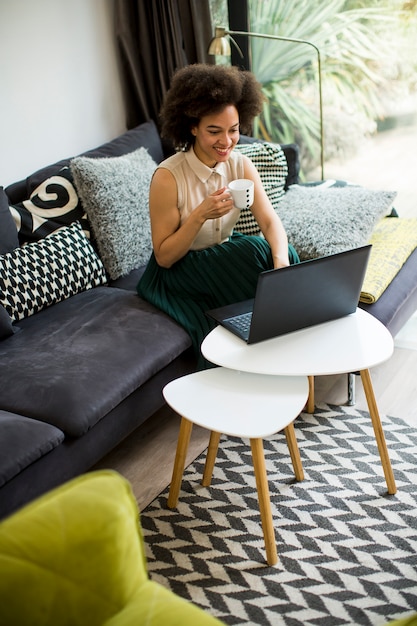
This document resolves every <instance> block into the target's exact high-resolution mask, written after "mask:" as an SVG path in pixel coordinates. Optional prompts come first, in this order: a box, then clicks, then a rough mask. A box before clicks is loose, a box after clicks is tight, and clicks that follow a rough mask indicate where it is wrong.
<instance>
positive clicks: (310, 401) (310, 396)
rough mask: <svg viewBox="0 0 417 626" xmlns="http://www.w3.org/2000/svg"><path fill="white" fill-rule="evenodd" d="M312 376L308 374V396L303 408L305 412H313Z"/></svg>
mask: <svg viewBox="0 0 417 626" xmlns="http://www.w3.org/2000/svg"><path fill="white" fill-rule="evenodd" d="M314 402H315V400H314V376H308V398H307V404H306V406H305V409H306V411H307V413H314Z"/></svg>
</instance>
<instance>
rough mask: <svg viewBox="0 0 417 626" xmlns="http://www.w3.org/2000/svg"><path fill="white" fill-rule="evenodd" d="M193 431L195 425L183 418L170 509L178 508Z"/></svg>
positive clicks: (170, 489)
mask: <svg viewBox="0 0 417 626" xmlns="http://www.w3.org/2000/svg"><path fill="white" fill-rule="evenodd" d="M192 429H193V423H192V422H190V421H189V420H187V419H185V417H183V418H181V424H180V432H179V435H178V443H177V451H176V453H175V461H174V469H173V471H172V480H171V486H170V488H169V495H168V500H167V505H168V508H169V509H174V508H175V507H176V506H177V502H178V495H179V493H180V489H181V483H182V476H183V474H184V467H185V458H186V456H187V450H188V445H189V443H190V437H191V431H192Z"/></svg>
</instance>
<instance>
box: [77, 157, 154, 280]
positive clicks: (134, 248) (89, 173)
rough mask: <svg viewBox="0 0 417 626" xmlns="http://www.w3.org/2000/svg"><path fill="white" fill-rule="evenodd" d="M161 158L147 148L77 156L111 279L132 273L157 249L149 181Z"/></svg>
mask: <svg viewBox="0 0 417 626" xmlns="http://www.w3.org/2000/svg"><path fill="white" fill-rule="evenodd" d="M155 169H156V163H155V161H154V160H153V159H152V157H151V156H150V155H149V153H148V151H147V150H146V149H145V148H139V149H138V150H135V151H134V152H130V153H129V154H125V155H123V156H119V157H110V158H95V159H91V158H89V157H77V158H76V159H73V160H72V161H71V170H72V172H73V175H74V180H75V184H76V187H77V190H78V193H79V195H80V197H81V200H82V203H83V206H84V208H85V210H86V211H87V215H88V218H89V220H90V222H91V225H92V229H93V232H94V236H95V240H96V244H97V248H98V251H99V254H100V257H101V259H102V261H103V263H104V266H105V268H106V270H107V272H108V273H109V276H110V278H111V279H116V278H118V277H119V276H124V275H126V274H128V273H129V272H130V271H131V270H132V269H135V268H137V267H140V266H141V265H143V264H144V263H146V261H147V260H148V259H149V257H150V255H151V252H152V241H151V227H150V219H149V202H148V198H149V186H150V182H151V179H152V175H153V173H154V171H155Z"/></svg>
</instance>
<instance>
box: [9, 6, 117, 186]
mask: <svg viewBox="0 0 417 626" xmlns="http://www.w3.org/2000/svg"><path fill="white" fill-rule="evenodd" d="M113 33H114V29H113V0H72V1H71V2H68V0H0V185H3V186H6V185H7V184H9V183H11V182H14V181H16V180H19V179H21V178H25V177H26V176H27V175H29V174H30V173H31V172H33V171H35V170H36V169H38V168H40V167H43V166H44V165H48V164H50V163H53V162H54V161H57V160H59V159H61V158H64V157H69V156H72V155H76V154H78V153H80V152H82V151H84V150H87V149H90V148H94V147H96V146H97V145H99V144H101V143H104V142H105V141H107V140H109V139H113V138H114V137H116V136H117V135H119V134H120V133H121V132H123V131H124V130H125V111H124V106H123V101H122V94H121V86H120V80H119V76H118V70H117V56H116V43H115V37H114V34H113Z"/></svg>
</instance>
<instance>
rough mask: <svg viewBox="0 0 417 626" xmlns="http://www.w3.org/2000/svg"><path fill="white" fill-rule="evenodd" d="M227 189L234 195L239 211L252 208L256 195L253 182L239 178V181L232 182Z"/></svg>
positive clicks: (234, 201)
mask: <svg viewBox="0 0 417 626" xmlns="http://www.w3.org/2000/svg"><path fill="white" fill-rule="evenodd" d="M227 188H228V190H229V191H230V193H231V195H232V198H233V204H234V205H235V207H236V208H237V209H249V207H251V206H252V204H253V193H254V184H253V180H249V179H247V178H238V179H237V180H232V182H230V183H229V184H228V185H227Z"/></svg>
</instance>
